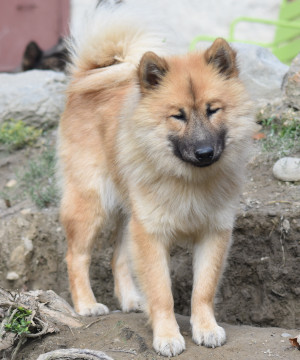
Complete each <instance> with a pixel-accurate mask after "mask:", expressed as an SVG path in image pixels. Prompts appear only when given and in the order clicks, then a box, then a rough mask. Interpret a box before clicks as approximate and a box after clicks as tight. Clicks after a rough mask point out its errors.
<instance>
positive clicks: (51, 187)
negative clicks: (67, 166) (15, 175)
mask: <svg viewBox="0 0 300 360" xmlns="http://www.w3.org/2000/svg"><path fill="white" fill-rule="evenodd" d="M21 186H22V187H23V189H24V192H25V194H27V195H29V197H30V198H31V199H32V200H33V202H34V203H35V204H36V205H37V206H38V207H40V208H44V207H49V206H50V205H56V204H57V202H58V189H57V185H56V181H55V150H54V149H53V148H48V149H46V150H45V151H44V152H43V153H42V154H41V156H40V157H38V158H37V159H35V160H32V161H30V162H29V164H28V168H27V170H26V172H25V173H24V174H23V175H22V177H21Z"/></svg>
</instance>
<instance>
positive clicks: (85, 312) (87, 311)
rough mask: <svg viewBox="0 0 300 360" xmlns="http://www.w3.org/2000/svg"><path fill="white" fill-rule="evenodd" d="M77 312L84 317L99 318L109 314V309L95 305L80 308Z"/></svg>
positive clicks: (98, 304)
mask: <svg viewBox="0 0 300 360" xmlns="http://www.w3.org/2000/svg"><path fill="white" fill-rule="evenodd" d="M77 312H78V314H79V315H82V316H98V315H106V314H108V313H109V309H108V307H107V306H105V305H103V304H100V303H95V304H92V305H89V306H80V307H79V309H78V311H77Z"/></svg>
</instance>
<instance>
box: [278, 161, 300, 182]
mask: <svg viewBox="0 0 300 360" xmlns="http://www.w3.org/2000/svg"><path fill="white" fill-rule="evenodd" d="M273 175H274V176H275V178H276V179H278V180H282V181H300V158H293V157H284V158H282V159H279V160H278V161H277V162H276V163H275V165H274V166H273Z"/></svg>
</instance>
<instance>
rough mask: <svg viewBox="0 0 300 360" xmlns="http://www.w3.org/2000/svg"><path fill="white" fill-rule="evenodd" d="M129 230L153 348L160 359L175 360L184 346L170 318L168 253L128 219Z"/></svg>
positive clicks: (134, 219)
mask: <svg viewBox="0 0 300 360" xmlns="http://www.w3.org/2000/svg"><path fill="white" fill-rule="evenodd" d="M129 229H130V240H131V241H130V244H131V249H130V250H131V255H132V259H133V262H134V268H135V271H136V275H137V277H138V281H139V284H140V286H141V289H142V291H143V293H144V294H145V297H146V301H147V304H146V305H147V311H148V314H149V317H150V321H151V324H152V328H153V347H154V349H155V350H156V351H157V352H158V353H160V354H161V355H164V356H175V355H177V354H180V353H181V352H182V351H183V350H184V349H185V343H184V339H183V337H182V335H181V334H180V332H179V327H178V324H177V322H176V319H175V314H174V301H173V296H172V291H171V279H170V274H169V265H168V257H169V254H168V251H167V250H168V249H167V247H166V246H165V244H164V242H163V241H160V239H157V238H156V236H154V235H151V234H149V233H147V231H146V230H145V228H144V226H143V225H142V224H141V223H140V222H139V221H138V220H137V219H136V218H133V219H131V222H130V226H129Z"/></svg>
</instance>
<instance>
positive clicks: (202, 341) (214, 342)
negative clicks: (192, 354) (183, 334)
mask: <svg viewBox="0 0 300 360" xmlns="http://www.w3.org/2000/svg"><path fill="white" fill-rule="evenodd" d="M193 340H194V342H195V343H196V344H197V345H204V346H206V347H211V348H215V347H217V346H221V345H223V344H224V343H225V341H226V333H225V330H224V329H223V328H222V327H221V326H218V325H217V326H215V327H214V328H213V329H209V330H207V329H201V328H197V327H195V326H193Z"/></svg>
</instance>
